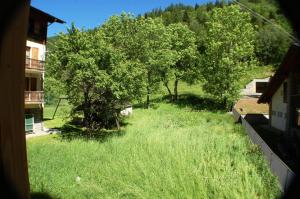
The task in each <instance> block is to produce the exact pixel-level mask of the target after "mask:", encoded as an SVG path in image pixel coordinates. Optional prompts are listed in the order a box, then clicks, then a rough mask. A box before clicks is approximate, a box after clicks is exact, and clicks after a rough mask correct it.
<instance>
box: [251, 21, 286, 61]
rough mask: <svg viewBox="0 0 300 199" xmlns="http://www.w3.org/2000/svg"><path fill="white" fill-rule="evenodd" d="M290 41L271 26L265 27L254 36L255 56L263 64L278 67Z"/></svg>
mask: <svg viewBox="0 0 300 199" xmlns="http://www.w3.org/2000/svg"><path fill="white" fill-rule="evenodd" d="M290 44H291V39H290V38H289V37H288V36H287V35H286V34H284V33H282V32H281V31H280V30H278V29H277V28H275V27H273V26H272V25H265V26H264V27H262V28H261V29H260V30H259V31H258V32H257V34H256V42H255V54H256V56H257V58H258V60H259V61H260V62H261V63H263V64H265V65H268V64H274V65H278V64H279V63H280V62H281V61H282V59H283V57H284V55H285V54H286V52H287V50H288V48H289V46H290Z"/></svg>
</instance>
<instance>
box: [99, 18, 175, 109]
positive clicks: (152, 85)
mask: <svg viewBox="0 0 300 199" xmlns="http://www.w3.org/2000/svg"><path fill="white" fill-rule="evenodd" d="M103 30H104V32H105V34H106V38H107V39H108V41H109V42H111V43H112V45H113V46H115V47H116V48H118V49H120V50H121V51H122V52H124V53H125V54H126V57H127V59H129V60H131V62H133V63H135V64H136V66H138V69H139V70H140V71H142V72H143V74H144V82H141V87H144V88H145V89H146V96H147V97H146V98H147V99H146V105H147V107H148V108H149V107H150V96H151V95H152V94H153V93H154V92H155V91H156V90H158V89H157V88H158V86H159V83H160V80H161V79H160V76H159V74H160V71H162V70H164V69H165V68H166V67H167V66H169V65H171V64H172V63H173V62H172V61H173V57H172V51H171V49H170V48H171V44H170V37H169V35H168V32H167V30H166V27H165V25H164V24H163V22H162V20H161V19H160V18H156V19H153V18H144V17H140V18H134V17H133V16H132V15H127V14H125V13H123V14H122V15H121V16H114V17H112V18H111V19H110V20H108V22H107V23H106V24H105V25H104V26H103Z"/></svg>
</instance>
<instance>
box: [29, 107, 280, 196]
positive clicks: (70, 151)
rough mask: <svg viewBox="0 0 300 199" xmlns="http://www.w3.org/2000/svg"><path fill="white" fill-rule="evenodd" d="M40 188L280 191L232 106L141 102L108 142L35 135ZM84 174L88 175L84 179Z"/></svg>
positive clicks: (152, 192)
mask: <svg viewBox="0 0 300 199" xmlns="http://www.w3.org/2000/svg"><path fill="white" fill-rule="evenodd" d="M28 154H29V172H30V182H31V190H32V192H43V193H48V194H49V195H50V196H52V197H58V198H251V199H252V198H276V196H278V194H279V188H278V184H277V182H276V179H275V178H274V177H273V176H272V175H271V173H270V171H269V169H268V166H267V164H266V162H265V161H264V158H263V157H262V155H261V153H260V152H259V150H258V149H257V148H256V147H255V146H254V145H252V144H251V143H250V141H249V139H248V137H247V136H246V135H245V134H244V133H243V130H242V128H241V126H240V125H235V124H234V122H233V119H232V118H231V116H230V115H229V114H226V113H212V112H205V111H203V112H196V111H191V109H188V108H181V109H180V108H178V107H176V106H175V105H169V104H160V106H159V107H158V109H153V110H144V109H136V110H134V115H133V116H132V117H131V118H130V119H129V120H128V125H127V127H126V130H125V132H124V134H123V135H121V136H116V137H112V138H110V139H108V140H106V141H105V142H99V141H84V140H80V139H77V140H73V141H67V140H62V139H61V138H60V137H58V136H49V137H40V138H34V139H31V140H29V141H28ZM79 178H80V180H79Z"/></svg>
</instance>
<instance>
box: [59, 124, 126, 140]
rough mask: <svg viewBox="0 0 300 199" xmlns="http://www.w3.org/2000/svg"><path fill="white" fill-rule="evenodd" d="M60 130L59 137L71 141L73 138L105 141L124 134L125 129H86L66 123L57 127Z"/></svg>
mask: <svg viewBox="0 0 300 199" xmlns="http://www.w3.org/2000/svg"><path fill="white" fill-rule="evenodd" d="M58 130H59V131H60V132H61V133H60V134H59V137H60V138H61V139H63V140H67V141H72V140H74V139H83V140H86V141H88V140H95V141H98V142H106V141H108V140H109V139H112V138H114V137H122V136H124V135H125V130H106V129H101V130H98V131H87V130H85V129H83V128H82V127H81V126H78V125H74V124H72V123H67V124H65V125H64V126H63V127H61V128H58Z"/></svg>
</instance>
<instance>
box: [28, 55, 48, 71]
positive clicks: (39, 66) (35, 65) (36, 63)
mask: <svg viewBox="0 0 300 199" xmlns="http://www.w3.org/2000/svg"><path fill="white" fill-rule="evenodd" d="M25 68H26V69H33V70H39V71H44V70H45V62H44V61H41V60H36V59H30V58H26V64H25Z"/></svg>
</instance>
